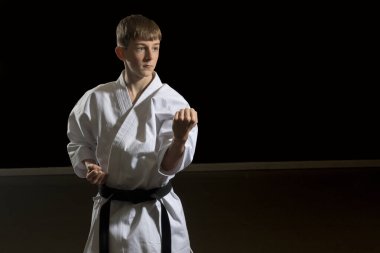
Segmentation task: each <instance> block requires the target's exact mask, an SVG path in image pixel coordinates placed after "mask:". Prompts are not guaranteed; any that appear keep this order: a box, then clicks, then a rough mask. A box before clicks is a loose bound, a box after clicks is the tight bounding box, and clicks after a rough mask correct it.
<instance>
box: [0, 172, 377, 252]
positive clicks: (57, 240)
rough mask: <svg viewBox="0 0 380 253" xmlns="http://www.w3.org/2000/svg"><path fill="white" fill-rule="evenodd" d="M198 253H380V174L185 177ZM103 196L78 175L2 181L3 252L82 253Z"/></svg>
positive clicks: (179, 180) (179, 184) (183, 192)
mask: <svg viewBox="0 0 380 253" xmlns="http://www.w3.org/2000/svg"><path fill="white" fill-rule="evenodd" d="M174 187H175V191H176V192H177V194H178V195H179V196H180V197H181V199H182V203H183V205H184V208H185V214H186V217H187V222H188V228H189V232H190V239H191V242H192V248H193V250H194V252H195V253H213V252H215V253H224V252H225V253H231V252H237V253H240V252H242V253H251V252H252V253H256V252H259V253H277V252H278V253H280V252H281V253H288V252H289V253H297V252H300V253H322V252H323V253H330V252H331V253H370V252H371V253H375V252H376V253H377V252H380V241H379V236H380V215H379V214H380V203H379V196H380V169H377V168H366V169H360V168H349V169H315V170H313V169H303V170H251V171H235V172H231V171H224V172H182V173H180V174H178V175H177V177H176V178H175V181H174ZM95 191H96V188H95V187H93V186H92V185H89V184H87V183H86V182H85V181H83V180H82V179H79V178H77V177H76V176H75V175H56V176H3V177H0V200H1V206H0V227H1V229H0V252H1V253H24V252H28V253H34V252H35V253H37V252H38V253H41V252H49V253H51V252H54V253H80V252H81V251H82V249H83V245H84V242H85V240H86V237H87V232H88V228H89V223H90V215H91V213H90V212H91V206H92V200H91V196H92V195H93V194H94V193H95Z"/></svg>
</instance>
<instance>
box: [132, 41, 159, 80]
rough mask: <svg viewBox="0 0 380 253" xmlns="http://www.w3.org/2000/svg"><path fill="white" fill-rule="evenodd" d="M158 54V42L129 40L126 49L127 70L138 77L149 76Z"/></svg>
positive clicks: (154, 66)
mask: <svg viewBox="0 0 380 253" xmlns="http://www.w3.org/2000/svg"><path fill="white" fill-rule="evenodd" d="M159 52H160V41H159V40H153V41H150V40H131V41H129V43H128V47H127V48H126V54H125V60H126V65H127V68H129V70H130V71H131V72H133V73H135V74H136V75H138V76H140V77H148V76H151V75H152V74H153V72H154V69H155V68H156V64H157V61H158V56H159Z"/></svg>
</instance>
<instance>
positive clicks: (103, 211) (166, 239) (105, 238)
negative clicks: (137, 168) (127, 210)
mask: <svg viewBox="0 0 380 253" xmlns="http://www.w3.org/2000/svg"><path fill="white" fill-rule="evenodd" d="M171 189H172V185H171V183H170V181H169V183H168V184H167V185H165V186H163V187H161V188H155V189H151V190H142V189H136V190H120V189H114V188H111V187H108V186H106V185H101V186H100V187H99V194H100V196H102V197H103V198H108V200H107V202H106V203H104V204H103V205H102V206H101V208H100V221H99V249H100V253H108V252H109V245H108V243H109V220H110V208H111V200H120V201H128V202H132V203H134V204H137V203H141V202H145V201H150V200H158V201H160V203H161V233H162V236H161V252H162V253H171V244H172V243H171V230H170V221H169V215H168V212H167V210H166V208H165V206H164V204H163V203H162V200H161V198H162V197H164V196H165V195H166V194H168V193H169V192H170V191H171Z"/></svg>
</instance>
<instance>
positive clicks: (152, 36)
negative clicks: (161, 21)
mask: <svg viewBox="0 0 380 253" xmlns="http://www.w3.org/2000/svg"><path fill="white" fill-rule="evenodd" d="M161 38H162V34H161V30H160V27H159V26H158V25H157V24H156V22H154V21H153V20H151V19H149V18H147V17H144V16H143V15H139V14H138V15H130V16H127V17H125V18H123V19H122V20H120V22H119V24H118V25H117V28H116V42H117V45H118V46H122V47H127V46H128V42H129V41H130V40H136V39H141V40H157V39H158V40H161Z"/></svg>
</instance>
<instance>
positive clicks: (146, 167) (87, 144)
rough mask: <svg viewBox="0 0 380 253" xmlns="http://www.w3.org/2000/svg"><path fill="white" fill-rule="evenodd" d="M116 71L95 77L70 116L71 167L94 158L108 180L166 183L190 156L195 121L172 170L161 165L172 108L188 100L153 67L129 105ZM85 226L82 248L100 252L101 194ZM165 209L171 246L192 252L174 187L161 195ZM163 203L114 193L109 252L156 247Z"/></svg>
mask: <svg viewBox="0 0 380 253" xmlns="http://www.w3.org/2000/svg"><path fill="white" fill-rule="evenodd" d="M123 75H124V73H123V72H122V73H121V74H120V76H119V78H118V79H117V80H116V81H114V82H109V83H105V84H101V85H98V86H97V87H95V88H93V89H91V90H89V91H88V92H86V93H85V94H84V95H83V96H82V97H81V98H80V100H79V101H78V102H77V104H76V105H75V106H74V108H73V110H72V111H71V113H70V115H69V119H68V131H67V135H68V137H69V139H70V142H69V144H68V146H67V150H68V153H69V157H70V159H71V163H72V166H73V169H74V171H75V173H76V175H77V176H79V177H81V178H84V177H85V176H86V168H85V166H84V165H83V163H82V161H83V160H85V159H94V160H95V161H97V162H98V163H99V165H100V166H101V167H102V168H103V170H104V171H106V172H108V173H109V176H108V178H107V182H106V184H107V185H108V186H110V187H113V188H118V189H125V190H133V189H137V188H139V189H152V188H156V187H161V186H164V185H165V184H166V183H167V182H168V181H169V180H170V179H171V178H173V177H174V176H175V174H176V173H178V172H179V171H181V170H183V169H184V168H186V167H187V166H188V165H190V163H191V162H192V159H193V156H194V152H195V147H196V140H197V134H198V128H197V126H195V127H194V128H193V129H192V130H191V132H190V134H189V138H188V140H187V142H186V149H185V153H184V156H183V158H182V160H181V161H180V163H179V164H178V166H177V167H176V168H175V169H174V170H172V171H170V172H165V171H162V170H160V163H161V161H162V158H163V155H164V153H165V151H166V149H167V147H168V146H169V145H170V143H171V141H172V138H173V134H172V122H173V117H174V113H175V112H176V111H177V110H179V109H182V108H189V107H190V106H189V104H188V102H187V101H186V100H185V99H184V98H183V97H182V96H181V95H180V94H179V93H178V92H176V91H175V90H174V89H173V88H171V87H170V86H169V85H167V84H163V83H162V82H161V80H160V78H159V76H158V74H157V73H155V77H154V79H153V81H152V82H151V83H150V84H149V86H148V87H147V88H146V90H145V91H144V92H143V93H142V94H141V96H140V98H139V99H138V101H137V102H136V103H135V104H134V105H133V104H132V102H131V99H130V97H129V95H128V91H127V89H126V86H125V83H124V78H123ZM93 200H94V205H93V213H92V221H91V228H90V232H89V236H88V240H87V243H86V245H85V249H84V253H98V252H99V248H98V246H99V242H98V237H99V210H100V209H99V208H100V207H101V205H102V204H104V203H105V199H104V198H102V197H101V196H99V195H97V196H95V197H94V198H93ZM163 203H164V205H165V207H166V209H167V211H168V213H169V219H170V224H171V232H172V252H175V253H189V252H191V248H190V242H189V236H188V231H187V227H186V221H185V216H184V211H183V208H182V204H181V201H180V199H179V197H178V196H177V195H176V194H175V192H174V190H172V191H171V192H170V193H169V194H168V195H166V196H165V197H164V198H163ZM160 213H161V206H160V203H159V202H158V201H149V202H143V203H139V204H132V203H129V202H121V201H112V203H111V215H110V253H121V252H123V253H126V252H128V253H129V252H131V253H155V252H157V253H160V252H161V232H160V231H161V227H160Z"/></svg>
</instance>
